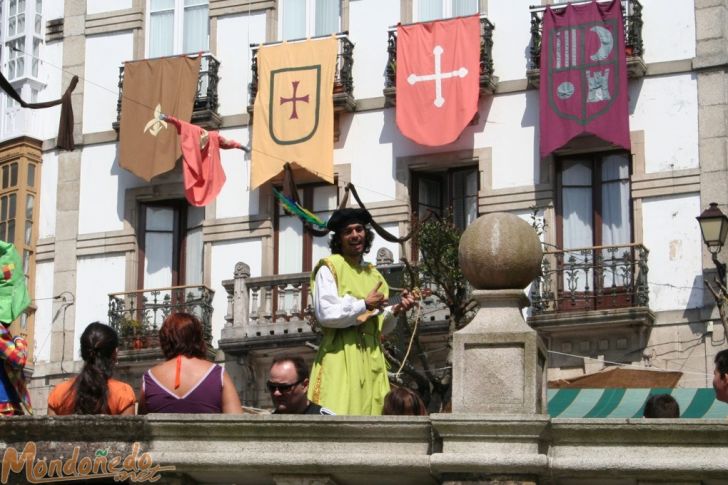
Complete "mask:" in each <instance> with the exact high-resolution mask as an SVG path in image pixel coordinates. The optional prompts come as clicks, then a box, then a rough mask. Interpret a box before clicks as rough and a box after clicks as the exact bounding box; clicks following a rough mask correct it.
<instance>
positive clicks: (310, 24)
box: [277, 0, 344, 40]
mask: <svg viewBox="0 0 728 485" xmlns="http://www.w3.org/2000/svg"><path fill="white" fill-rule="evenodd" d="M343 4H344V1H343V0H339V22H338V27H337V28H336V30H335V32H331V33H338V32H341V30H342V28H341V26H342V23H343V20H342V15H343V12H344V5H343ZM277 10H278V39H280V40H294V39H298V38H301V37H293V38H284V37H283V16H284V15H285V8H284V4H283V0H279V1H278V9H277ZM316 35H326V34H316V0H306V32H305V34H304V35H303V38H307V37H315V36H316Z"/></svg>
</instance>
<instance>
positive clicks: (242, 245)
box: [211, 239, 263, 346]
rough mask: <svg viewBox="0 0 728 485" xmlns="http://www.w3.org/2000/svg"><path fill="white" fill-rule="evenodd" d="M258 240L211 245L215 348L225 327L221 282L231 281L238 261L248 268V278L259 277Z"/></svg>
mask: <svg viewBox="0 0 728 485" xmlns="http://www.w3.org/2000/svg"><path fill="white" fill-rule="evenodd" d="M262 251H263V247H262V242H261V241H260V239H246V240H244V241H235V242H221V243H215V244H213V245H212V268H211V280H212V284H211V285H212V289H213V290H215V297H214V299H213V304H212V305H213V308H214V311H213V312H212V339H213V340H212V342H213V346H217V340H218V339H219V338H220V335H221V332H222V328H223V327H224V326H225V314H226V313H227V292H226V291H225V288H223V286H222V281H223V280H229V279H232V278H233V276H234V271H235V264H236V263H238V262H239V261H242V262H243V263H245V264H247V265H248V266H250V276H260V275H261V274H262V273H261V270H262V268H261V263H262V261H261V255H262V254H263V252H262Z"/></svg>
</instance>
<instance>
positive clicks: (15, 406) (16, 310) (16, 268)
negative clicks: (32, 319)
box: [0, 241, 32, 416]
mask: <svg viewBox="0 0 728 485" xmlns="http://www.w3.org/2000/svg"><path fill="white" fill-rule="evenodd" d="M29 304H30V296H29V295H28V288H27V287H26V285H25V275H24V274H23V264H22V261H21V260H20V255H18V251H17V250H16V249H15V246H14V245H13V244H11V243H7V242H5V241H0V416H12V415H18V414H30V413H31V412H32V410H31V407H30V399H29V397H28V390H27V388H26V385H25V376H24V375H23V367H25V361H26V359H27V358H28V343H27V342H26V340H25V339H24V338H23V337H15V338H13V336H12V335H11V334H10V330H9V329H8V327H9V326H10V324H11V323H13V321H14V320H15V319H16V318H18V317H19V316H20V314H21V313H22V312H23V311H24V310H25V309H26V308H27V307H28V305H29Z"/></svg>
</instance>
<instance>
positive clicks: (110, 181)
mask: <svg viewBox="0 0 728 485" xmlns="http://www.w3.org/2000/svg"><path fill="white" fill-rule="evenodd" d="M116 148H117V145H116V143H106V144H102V145H92V146H88V147H84V149H83V152H82V153H81V180H80V196H79V198H80V200H79V210H78V232H79V234H88V233H94V232H103V231H119V230H121V229H123V228H124V223H123V220H124V192H125V190H126V189H127V188H130V187H137V186H139V185H143V184H144V181H143V180H142V179H140V178H138V177H136V176H135V175H132V174H131V173H130V172H127V171H126V170H124V169H122V168H120V167H119V163H118V160H117V159H116Z"/></svg>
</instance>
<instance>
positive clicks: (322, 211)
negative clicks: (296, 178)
mask: <svg viewBox="0 0 728 485" xmlns="http://www.w3.org/2000/svg"><path fill="white" fill-rule="evenodd" d="M298 197H299V200H300V201H301V204H302V205H303V207H305V208H307V209H310V210H311V211H312V212H313V213H314V214H316V215H317V216H318V217H319V218H320V219H323V220H327V219H328V218H329V216H330V215H331V213H332V212H333V211H334V210H335V209H336V207H337V206H338V190H337V186H336V185H317V184H312V185H303V186H299V188H298ZM276 208H277V209H276V219H275V221H274V224H275V228H276V233H275V241H274V244H275V261H274V268H273V270H274V272H275V274H290V273H301V272H304V271H311V270H312V269H313V265H314V264H316V263H317V262H318V260H319V259H321V258H324V257H326V256H328V255H329V254H330V253H331V251H330V250H329V238H328V237H313V236H312V235H311V234H310V233H309V232H308V231H304V229H303V223H302V222H301V220H300V219H299V218H298V217H296V216H291V215H288V214H286V213H285V212H284V211H283V208H282V207H281V206H280V204H279V203H278V201H277V199H276Z"/></svg>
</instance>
